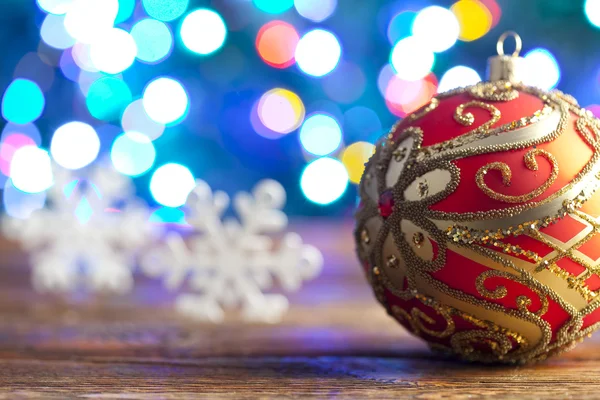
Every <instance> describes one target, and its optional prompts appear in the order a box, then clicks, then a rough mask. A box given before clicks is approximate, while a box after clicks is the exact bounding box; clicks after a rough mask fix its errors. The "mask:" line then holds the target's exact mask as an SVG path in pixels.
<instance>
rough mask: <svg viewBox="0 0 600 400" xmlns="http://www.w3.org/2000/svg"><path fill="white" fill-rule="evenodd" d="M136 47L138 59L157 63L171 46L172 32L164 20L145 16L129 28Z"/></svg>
mask: <svg viewBox="0 0 600 400" xmlns="http://www.w3.org/2000/svg"><path fill="white" fill-rule="evenodd" d="M131 36H132V37H133V40H134V41H135V44H136V47H137V54H136V56H137V58H138V60H141V61H144V62H147V63H157V62H159V61H162V60H163V59H165V58H166V57H167V56H168V55H169V53H170V52H171V49H172V48H173V34H172V33H171V30H170V29H169V26H168V25H167V24H165V23H164V22H161V21H158V20H155V19H151V18H145V19H143V20H141V21H139V22H137V23H136V24H135V25H134V26H133V28H131Z"/></svg>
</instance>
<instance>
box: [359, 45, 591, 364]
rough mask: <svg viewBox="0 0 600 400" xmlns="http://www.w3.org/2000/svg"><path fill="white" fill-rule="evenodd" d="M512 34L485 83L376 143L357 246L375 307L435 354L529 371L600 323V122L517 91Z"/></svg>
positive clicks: (363, 190)
mask: <svg viewBox="0 0 600 400" xmlns="http://www.w3.org/2000/svg"><path fill="white" fill-rule="evenodd" d="M514 36H515V40H517V45H518V46H517V47H518V48H520V39H519V38H518V36H517V35H516V34H515V35H514ZM505 37H506V35H503V36H502V37H501V40H500V41H499V51H498V53H499V55H498V56H495V57H492V58H490V69H489V76H490V79H489V81H487V82H480V83H478V84H476V85H474V86H469V87H465V88H460V89H456V90H452V91H450V92H446V93H443V94H439V95H438V96H437V97H435V98H434V99H432V100H431V102H430V103H429V104H427V105H426V106H424V107H422V108H421V109H419V110H417V111H416V112H414V113H413V114H410V115H408V116H407V117H406V118H404V119H403V120H402V121H400V122H399V123H397V124H396V125H395V126H394V127H393V128H392V130H391V131H390V133H389V134H388V135H386V136H385V137H383V138H382V139H381V140H380V141H379V143H378V144H377V146H376V152H375V154H374V155H373V156H372V158H371V159H370V160H369V162H368V163H367V166H366V168H365V173H364V175H363V177H362V180H361V183H360V197H361V202H360V205H359V208H358V211H357V213H356V218H357V225H356V232H355V239H356V243H357V253H358V257H359V259H360V261H361V264H362V265H363V267H364V269H365V272H366V274H367V278H368V280H369V282H370V284H371V285H372V287H373V289H374V292H375V295H376V297H377V299H378V300H379V302H381V303H382V304H383V305H384V307H385V308H386V310H387V311H388V313H389V314H390V315H391V316H392V317H394V318H395V319H397V320H398V322H400V323H401V324H402V325H404V326H405V327H406V328H407V329H409V330H410V331H411V332H412V333H413V334H415V335H417V336H420V337H421V338H423V339H424V340H425V341H427V343H428V344H429V345H430V346H431V347H432V348H433V349H436V350H441V351H444V352H447V353H450V354H453V355H456V356H458V357H460V358H463V359H466V360H473V361H483V362H510V363H524V362H529V361H537V360H542V359H545V358H546V357H548V356H549V355H552V354H556V353H559V352H561V351H564V350H567V349H569V348H571V347H572V346H574V345H575V344H576V343H578V342H579V341H581V340H582V339H583V338H584V337H586V336H588V335H590V334H591V332H593V331H594V330H595V329H596V328H597V327H598V326H599V324H600V307H599V306H600V296H598V294H599V293H600V218H599V217H600V190H597V189H598V187H599V180H600V162H599V156H600V141H599V139H600V121H599V120H598V119H596V118H594V116H593V115H592V114H591V113H590V112H589V111H586V110H585V109H582V108H581V107H579V106H578V105H577V102H576V101H575V100H574V99H573V98H572V97H571V96H569V95H566V94H563V93H561V92H559V91H552V92H545V91H543V90H540V89H537V88H533V87H530V86H527V85H524V84H523V83H521V82H520V79H519V78H520V73H521V72H522V68H523V59H522V58H520V57H518V50H519V49H517V51H516V52H515V53H516V54H513V55H511V56H507V55H504V54H503V51H502V44H503V41H504V38H505Z"/></svg>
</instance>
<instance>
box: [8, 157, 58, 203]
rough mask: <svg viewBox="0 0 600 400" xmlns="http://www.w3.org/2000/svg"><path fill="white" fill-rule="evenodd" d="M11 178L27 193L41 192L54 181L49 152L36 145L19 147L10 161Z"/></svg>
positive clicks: (16, 186)
mask: <svg viewBox="0 0 600 400" xmlns="http://www.w3.org/2000/svg"><path fill="white" fill-rule="evenodd" d="M10 180H11V181H12V184H13V185H14V186H15V188H17V189H19V190H20V191H22V192H26V193H39V192H43V191H44V190H46V189H48V188H49V187H50V186H51V185H52V182H53V178H52V161H51V160H50V156H49V155H48V152H47V151H46V150H44V149H40V148H39V147H36V146H23V147H21V148H20V149H18V150H17V151H16V152H15V153H14V155H13V157H12V161H11V163H10Z"/></svg>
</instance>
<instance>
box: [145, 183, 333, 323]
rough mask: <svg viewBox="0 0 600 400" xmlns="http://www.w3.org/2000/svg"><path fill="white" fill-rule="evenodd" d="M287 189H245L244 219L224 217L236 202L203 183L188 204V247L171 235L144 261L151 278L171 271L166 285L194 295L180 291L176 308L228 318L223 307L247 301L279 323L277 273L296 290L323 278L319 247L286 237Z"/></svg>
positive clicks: (281, 304) (240, 209)
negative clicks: (190, 230)
mask: <svg viewBox="0 0 600 400" xmlns="http://www.w3.org/2000/svg"><path fill="white" fill-rule="evenodd" d="M284 203H285V190H284V189H283V187H282V186H281V185H280V184H279V183H277V182H275V181H272V180H264V181H262V182H260V183H259V184H257V185H256V187H255V188H254V190H253V191H252V193H251V194H249V193H244V192H242V193H238V194H237V195H236V196H235V198H234V208H235V210H236V212H237V214H238V216H239V221H237V220H234V219H225V220H223V219H222V216H223V213H224V212H225V210H226V209H227V207H228V205H229V197H228V196H227V194H225V193H223V192H215V193H212V191H211V189H210V187H209V186H208V184H207V183H206V182H204V181H200V180H199V181H197V182H196V187H195V188H194V190H193V191H192V192H191V193H190V195H189V197H188V200H187V203H186V206H187V208H188V210H189V214H188V217H187V221H188V223H189V224H190V225H191V226H192V227H193V228H194V232H193V234H192V235H191V237H190V238H189V245H188V244H186V241H185V240H184V238H183V237H182V236H181V234H180V233H177V232H171V233H169V234H168V235H167V238H166V241H165V245H164V246H162V247H159V248H157V249H154V250H152V251H151V252H150V253H149V254H148V256H147V257H145V258H144V259H143V260H142V268H143V269H144V270H145V271H146V272H147V273H148V274H150V275H153V276H159V275H164V277H165V279H164V282H165V286H166V287H167V288H169V289H170V290H175V289H178V288H180V287H182V285H183V284H184V280H185V278H186V277H187V276H188V275H189V276H190V277H189V282H188V286H189V288H190V289H191V290H192V291H193V292H197V293H194V294H192V293H186V294H181V295H179V297H178V298H177V300H176V308H177V310H178V311H179V312H181V313H182V314H184V315H188V316H190V317H192V318H194V319H199V320H208V321H212V322H222V321H223V319H224V317H225V313H224V309H223V308H224V307H226V308H230V307H233V306H241V311H242V316H243V318H244V319H245V320H247V321H253V322H267V323H275V322H279V321H280V320H281V318H282V317H283V315H284V313H285V312H286V311H287V309H288V300H287V298H286V297H285V296H284V295H282V294H265V293H264V292H265V291H267V290H269V289H271V288H272V287H273V285H274V283H275V279H274V278H276V279H277V280H278V281H279V284H280V286H281V287H282V289H284V290H285V291H295V290H297V289H299V288H300V285H301V284H302V282H303V281H304V280H308V279H312V278H314V277H315V276H317V275H318V274H319V272H320V270H321V267H322V265H323V257H322V255H321V253H320V252H319V250H317V249H316V248H315V247H313V246H311V245H307V244H304V243H303V242H302V239H301V238H300V236H299V235H297V234H295V233H285V235H283V237H282V238H280V240H279V241H274V240H273V238H272V235H275V234H280V233H282V232H283V230H284V229H285V227H286V226H287V223H288V220H287V217H286V215H285V214H284V213H283V211H281V208H282V207H283V205H284Z"/></svg>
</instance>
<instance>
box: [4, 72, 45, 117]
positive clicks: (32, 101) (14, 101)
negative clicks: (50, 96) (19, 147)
mask: <svg viewBox="0 0 600 400" xmlns="http://www.w3.org/2000/svg"><path fill="white" fill-rule="evenodd" d="M45 104H46V100H45V99H44V94H43V93H42V90H41V89H40V87H39V86H38V85H37V84H36V83H35V82H32V81H30V80H27V79H15V80H14V81H13V82H12V83H11V84H10V85H9V86H8V88H7V89H6V91H5V92H4V96H3V97H2V116H3V117H4V119H6V120H7V121H10V122H12V123H15V124H20V125H23V124H28V123H30V122H33V121H35V120H36V119H38V118H39V117H40V116H41V115H42V112H43V111H44V106H45Z"/></svg>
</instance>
